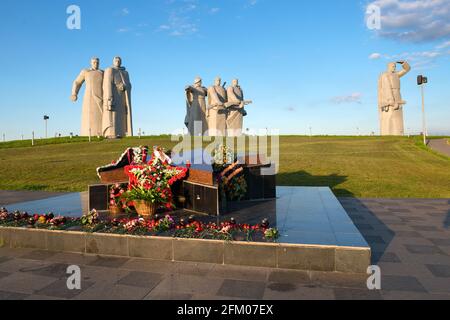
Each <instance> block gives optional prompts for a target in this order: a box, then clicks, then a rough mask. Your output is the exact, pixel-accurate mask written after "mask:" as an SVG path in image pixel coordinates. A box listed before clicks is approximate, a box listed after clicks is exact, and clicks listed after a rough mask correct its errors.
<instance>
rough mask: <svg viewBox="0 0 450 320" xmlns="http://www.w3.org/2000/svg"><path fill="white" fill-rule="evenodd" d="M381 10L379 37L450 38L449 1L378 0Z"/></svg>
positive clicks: (401, 39) (426, 39)
mask: <svg viewBox="0 0 450 320" xmlns="http://www.w3.org/2000/svg"><path fill="white" fill-rule="evenodd" d="M369 5H376V6H378V7H380V9H381V30H377V31H375V32H376V33H377V34H378V35H379V36H381V37H385V38H390V39H393V40H400V41H406V42H428V41H438V40H443V39H447V40H448V39H450V1H449V0H376V1H371V2H370V3H369Z"/></svg>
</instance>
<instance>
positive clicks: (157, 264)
mask: <svg viewBox="0 0 450 320" xmlns="http://www.w3.org/2000/svg"><path fill="white" fill-rule="evenodd" d="M120 268H121V269H124V270H130V271H143V272H153V273H160V274H164V273H173V272H175V271H176V268H177V264H176V263H175V262H173V261H164V260H151V259H139V258H134V259H129V260H128V261H127V262H125V264H123V265H122V266H120Z"/></svg>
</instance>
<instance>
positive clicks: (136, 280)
mask: <svg viewBox="0 0 450 320" xmlns="http://www.w3.org/2000/svg"><path fill="white" fill-rule="evenodd" d="M162 278H163V276H162V275H161V274H158V273H150V272H140V271H135V272H131V273H130V274H128V275H127V276H125V277H123V278H122V279H120V280H119V281H118V282H117V284H120V285H126V286H134V287H141V288H148V289H149V290H152V289H153V288H154V287H156V286H157V285H158V284H159V283H160V282H161V280H162Z"/></svg>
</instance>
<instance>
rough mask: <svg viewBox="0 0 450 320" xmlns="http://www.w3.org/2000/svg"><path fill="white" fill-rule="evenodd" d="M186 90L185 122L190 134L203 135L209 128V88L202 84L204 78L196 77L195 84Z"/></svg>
mask: <svg viewBox="0 0 450 320" xmlns="http://www.w3.org/2000/svg"><path fill="white" fill-rule="evenodd" d="M185 92H186V118H185V120H184V123H185V125H186V127H187V128H188V131H189V135H191V136H203V133H204V132H206V131H207V130H208V123H207V121H206V96H207V95H208V90H207V89H206V88H205V87H203V86H202V79H201V78H200V77H197V78H195V80H194V84H193V85H191V86H187V87H186V88H185Z"/></svg>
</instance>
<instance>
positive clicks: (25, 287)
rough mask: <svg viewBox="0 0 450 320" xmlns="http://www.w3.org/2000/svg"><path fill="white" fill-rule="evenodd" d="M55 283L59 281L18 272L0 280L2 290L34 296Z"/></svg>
mask: <svg viewBox="0 0 450 320" xmlns="http://www.w3.org/2000/svg"><path fill="white" fill-rule="evenodd" d="M55 281H57V279H56V278H52V277H44V276H39V275H34V274H30V273H24V272H16V273H13V274H11V275H9V276H7V277H4V278H1V279H0V290H2V291H9V292H16V293H23V294H32V293H34V292H35V291H37V290H40V289H42V288H44V287H46V286H48V285H50V284H51V283H53V282H55Z"/></svg>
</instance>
